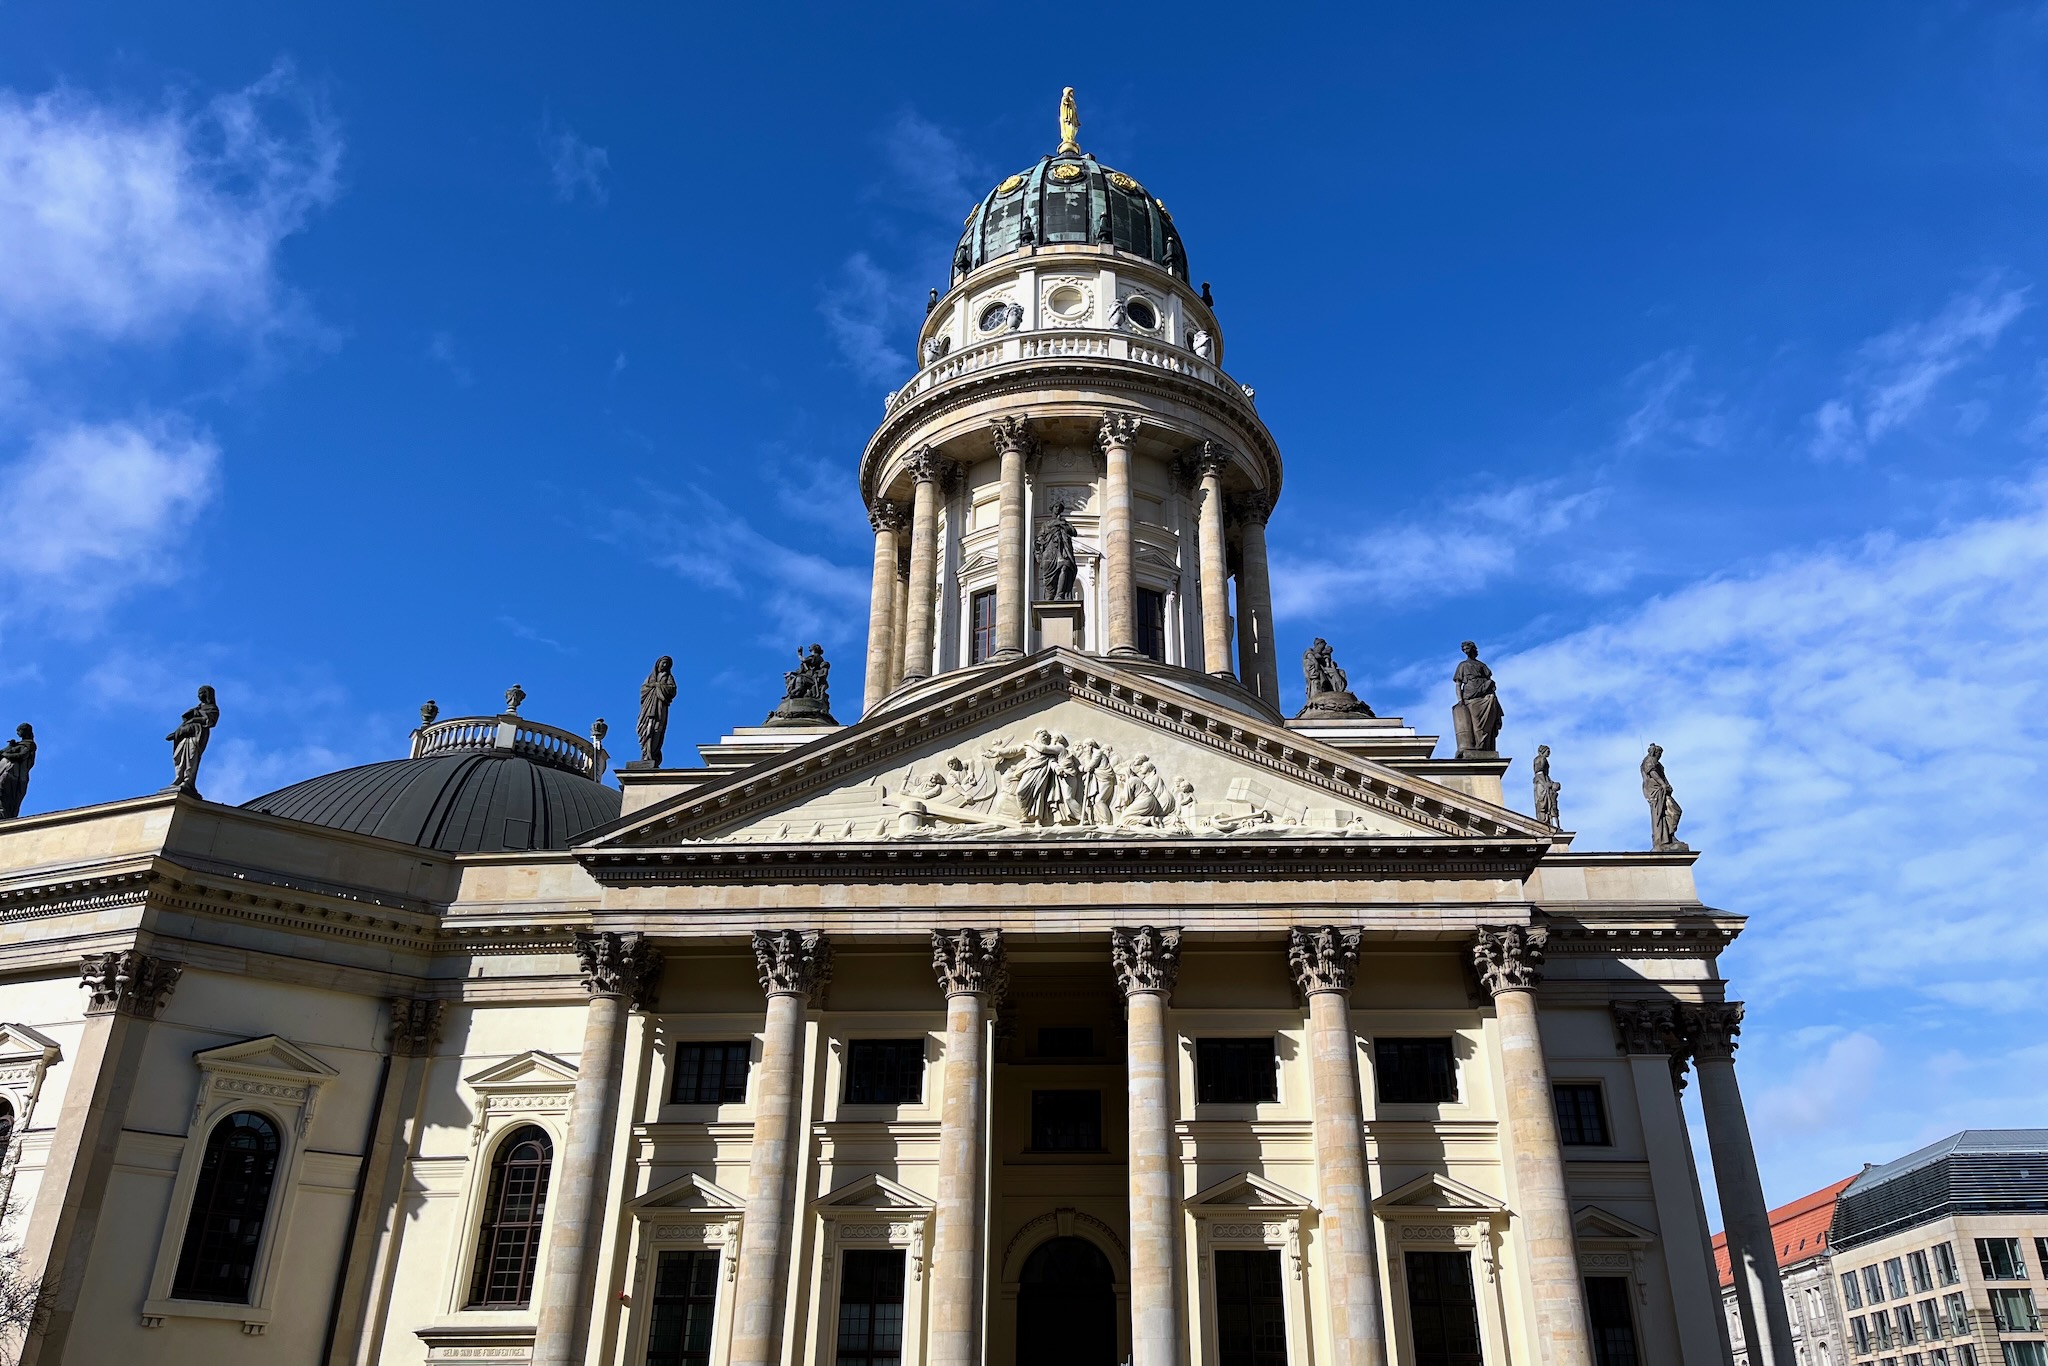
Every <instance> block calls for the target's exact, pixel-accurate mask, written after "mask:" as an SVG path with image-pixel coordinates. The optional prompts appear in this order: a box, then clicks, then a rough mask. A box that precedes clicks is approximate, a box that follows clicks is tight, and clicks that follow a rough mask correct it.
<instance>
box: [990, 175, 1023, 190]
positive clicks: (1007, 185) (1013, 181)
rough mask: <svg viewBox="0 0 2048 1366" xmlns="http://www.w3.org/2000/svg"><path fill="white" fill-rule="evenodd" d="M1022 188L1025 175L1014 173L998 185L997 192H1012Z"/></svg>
mask: <svg viewBox="0 0 2048 1366" xmlns="http://www.w3.org/2000/svg"><path fill="white" fill-rule="evenodd" d="M1022 188H1024V177H1023V176H1022V175H1021V174H1020V175H1013V176H1011V177H1010V178H1009V179H1008V180H1006V181H1004V182H1003V183H1002V184H1000V185H998V186H996V193H997V194H1012V193H1014V192H1016V191H1017V190H1020V189H1022Z"/></svg>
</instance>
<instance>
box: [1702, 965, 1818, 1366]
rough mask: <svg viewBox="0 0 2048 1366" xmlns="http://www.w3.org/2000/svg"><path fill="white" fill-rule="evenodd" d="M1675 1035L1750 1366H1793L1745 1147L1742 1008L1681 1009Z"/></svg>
mask: <svg viewBox="0 0 2048 1366" xmlns="http://www.w3.org/2000/svg"><path fill="white" fill-rule="evenodd" d="M1679 1022H1680V1029H1681V1030H1682V1032H1683V1033H1684V1036H1685V1041H1686V1042H1687V1043H1688V1044H1690V1045H1691V1046H1692V1054H1693V1066H1694V1067H1696V1068H1698V1069H1699V1077H1700V1110H1701V1111H1702V1112H1703V1113H1704V1114H1705V1116H1706V1121H1707V1150H1708V1151H1709V1152H1710V1153H1712V1154H1713V1159H1714V1185H1715V1187H1716V1188H1717V1189H1718V1190H1719V1191H1720V1193H1721V1227H1722V1228H1724V1229H1726V1230H1727V1233H1728V1262H1729V1266H1730V1268H1731V1269H1732V1270H1733V1272H1734V1274H1735V1304H1736V1307H1737V1309H1738V1310H1740V1312H1741V1314H1742V1336H1743V1337H1744V1339H1745V1340H1746V1341H1747V1342H1748V1344H1749V1360H1750V1366H1793V1360H1794V1358H1793V1354H1792V1321H1791V1317H1790V1316H1789V1315H1788V1314H1787V1313H1786V1312H1785V1286H1784V1282H1783V1281H1782V1280H1781V1279H1780V1278H1779V1275H1778V1258H1777V1249H1776V1248H1775V1247H1774V1246H1773V1244H1772V1242H1771V1213H1770V1209H1769V1207H1768V1206H1766V1205H1765V1204H1764V1183H1763V1178H1762V1177H1760V1176H1759V1175H1757V1170H1756V1149H1755V1148H1754V1147H1752V1146H1751V1144H1750V1141H1749V1117H1748V1115H1746V1114H1745V1113H1744V1112H1743V1109H1742V1088H1741V1087H1739V1086H1737V1085H1736V1084H1735V1036H1736V1035H1738V1034H1740V1033H1741V1032H1742V1003H1741V1002H1740V1001H1714V1002H1709V1003H1708V1004H1706V1005H1698V1006H1683V1007H1681V1008H1680V1010H1679Z"/></svg>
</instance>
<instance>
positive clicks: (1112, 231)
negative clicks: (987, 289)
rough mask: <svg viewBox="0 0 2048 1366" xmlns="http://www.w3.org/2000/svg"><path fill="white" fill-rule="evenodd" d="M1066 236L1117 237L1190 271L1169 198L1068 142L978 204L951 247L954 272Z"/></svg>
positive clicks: (1178, 271)
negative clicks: (1168, 205) (1151, 192)
mask: <svg viewBox="0 0 2048 1366" xmlns="http://www.w3.org/2000/svg"><path fill="white" fill-rule="evenodd" d="M1068 242H1096V243H1101V244H1104V245H1114V246H1115V247H1116V248H1117V250H1119V251H1124V252H1129V253H1130V254H1131V255H1133V256H1142V257H1144V258H1145V259H1146V260H1148V261H1151V262H1153V263H1154V264H1156V265H1159V266H1163V267H1165V268H1166V270H1167V271H1169V272H1171V273H1172V274H1173V275H1175V276H1178V277H1179V278H1180V279H1183V280H1185V279H1187V278H1188V258H1187V252H1186V251H1184V250H1183V249H1182V247H1181V241H1180V233H1178V232H1177V231H1175V230H1174V226H1173V216H1172V215H1171V214H1169V213H1168V212H1167V211H1166V206H1165V205H1164V204H1162V203H1160V202H1159V201H1158V200H1156V199H1154V198H1153V197H1152V196H1151V195H1149V194H1147V193H1146V191H1145V187H1144V186H1143V185H1141V184H1139V183H1138V182H1137V181H1136V180H1133V179H1132V178H1131V177H1129V176H1127V175H1125V174H1124V173H1123V172H1122V171H1115V170H1111V169H1110V168H1109V167H1107V166H1104V165H1103V164H1102V163H1101V162H1099V161H1097V160H1096V159H1095V158H1094V157H1093V156H1091V155H1089V154H1088V153H1086V152H1083V151H1081V150H1080V149H1078V148H1072V147H1066V148H1062V149H1061V150H1060V151H1058V152H1056V153H1054V154H1053V155H1051V156H1049V157H1046V158H1044V159H1043V160H1041V161H1040V162H1039V163H1038V164H1037V165H1036V166H1033V167H1032V168H1031V169H1029V170H1027V171H1020V172H1018V173H1017V174H1016V175H1013V176H1011V177H1010V178H1009V179H1008V180H1005V181H1004V182H1003V183H1002V184H1000V185H998V186H996V187H995V188H994V189H993V190H990V191H989V193H988V198H986V199H984V200H982V201H981V203H979V204H977V205H975V208H974V212H973V213H970V214H968V215H967V230H966V231H965V232H963V233H961V234H960V245H959V246H958V247H957V248H956V249H955V250H954V252H953V280H954V282H955V283H958V281H959V280H960V278H961V277H962V276H964V275H966V274H967V273H968V272H970V271H972V270H974V269H975V268H977V267H979V266H983V265H986V264H987V263H989V262H990V261H993V260H996V259H997V258H999V257H1003V256H1008V255H1009V254H1010V253H1011V252H1014V251H1021V250H1024V249H1025V248H1027V247H1032V246H1047V245H1053V244H1057V243H1068Z"/></svg>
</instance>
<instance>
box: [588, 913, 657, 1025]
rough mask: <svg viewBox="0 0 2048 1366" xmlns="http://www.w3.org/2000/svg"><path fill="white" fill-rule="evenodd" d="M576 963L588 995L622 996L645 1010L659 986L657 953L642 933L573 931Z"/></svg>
mask: <svg viewBox="0 0 2048 1366" xmlns="http://www.w3.org/2000/svg"><path fill="white" fill-rule="evenodd" d="M576 963H577V966H578V967H580V968H582V970H583V989H584V990H585V991H587V992H589V993H590V994H591V995H592V996H623V997H625V998H626V1000H627V1001H629V1002H630V1003H631V1004H632V1005H633V1006H635V1007H636V1008H639V1009H645V1008H646V1007H647V1006H648V1005H649V1004H650V1003H652V1002H653V1000H654V992H655V988H657V987H659V986H660V985H661V953H660V952H659V951H658V950H657V949H656V948H655V947H654V945H652V944H650V943H648V942H647V936H646V935H643V934H614V933H612V932H611V931H609V930H604V931H598V932H595V933H593V932H591V931H588V930H578V931H576Z"/></svg>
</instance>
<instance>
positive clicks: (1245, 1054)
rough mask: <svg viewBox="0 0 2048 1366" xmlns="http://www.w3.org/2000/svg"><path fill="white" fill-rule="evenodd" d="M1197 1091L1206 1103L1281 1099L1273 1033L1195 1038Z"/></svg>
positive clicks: (1220, 1103) (1249, 1102)
mask: <svg viewBox="0 0 2048 1366" xmlns="http://www.w3.org/2000/svg"><path fill="white" fill-rule="evenodd" d="M1195 1095H1196V1098H1197V1099H1198V1100H1200V1101H1201V1102H1202V1103H1203V1104H1204V1105H1254V1104H1258V1103H1260V1102H1262V1101H1275V1100H1278V1099H1280V1082H1279V1068H1278V1066H1277V1065H1276V1064H1275V1062H1274V1058H1273V1039H1272V1036H1271V1035H1268V1036H1267V1037H1265V1038H1263V1039H1197V1040H1195Z"/></svg>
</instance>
